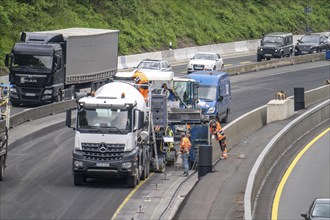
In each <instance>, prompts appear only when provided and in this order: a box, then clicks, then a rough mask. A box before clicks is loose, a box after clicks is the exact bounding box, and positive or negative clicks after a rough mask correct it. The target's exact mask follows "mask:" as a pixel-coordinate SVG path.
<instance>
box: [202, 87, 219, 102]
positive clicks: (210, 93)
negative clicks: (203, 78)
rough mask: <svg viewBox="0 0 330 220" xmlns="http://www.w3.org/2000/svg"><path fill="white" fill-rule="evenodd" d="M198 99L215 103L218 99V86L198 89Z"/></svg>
mask: <svg viewBox="0 0 330 220" xmlns="http://www.w3.org/2000/svg"><path fill="white" fill-rule="evenodd" d="M198 98H199V99H203V100H210V101H214V100H216V98H217V87H216V86H203V85H199V87H198Z"/></svg>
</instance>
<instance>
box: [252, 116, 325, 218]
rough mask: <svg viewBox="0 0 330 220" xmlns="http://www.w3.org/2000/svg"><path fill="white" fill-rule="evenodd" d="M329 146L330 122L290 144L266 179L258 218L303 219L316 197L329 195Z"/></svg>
mask: <svg viewBox="0 0 330 220" xmlns="http://www.w3.org/2000/svg"><path fill="white" fill-rule="evenodd" d="M329 146H330V124H329V121H328V122H326V123H324V124H323V125H321V126H319V127H317V128H316V129H314V130H313V131H311V132H309V133H308V134H306V135H305V136H304V137H303V138H302V139H300V140H299V141H297V142H296V143H295V144H294V145H293V146H291V148H290V150H289V151H288V152H286V154H285V155H284V156H283V157H282V158H281V160H280V161H279V163H278V165H276V166H275V167H274V169H273V170H272V172H271V173H270V175H269V178H268V179H267V181H266V182H265V185H264V188H263V189H262V190H261V192H260V197H259V199H258V203H257V206H256V213H255V218H256V219H270V218H271V219H274V220H276V219H302V217H301V216H300V214H301V213H306V212H307V210H308V208H309V205H310V204H311V203H312V201H313V200H314V198H316V197H327V198H330V176H329V175H330V147H329ZM275 195H276V196H275Z"/></svg>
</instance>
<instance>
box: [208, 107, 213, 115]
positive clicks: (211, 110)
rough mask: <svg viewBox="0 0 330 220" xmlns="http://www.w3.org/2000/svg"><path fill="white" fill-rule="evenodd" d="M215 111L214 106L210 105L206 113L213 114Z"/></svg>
mask: <svg viewBox="0 0 330 220" xmlns="http://www.w3.org/2000/svg"><path fill="white" fill-rule="evenodd" d="M214 112H215V108H214V107H211V108H209V110H207V114H213V113H214Z"/></svg>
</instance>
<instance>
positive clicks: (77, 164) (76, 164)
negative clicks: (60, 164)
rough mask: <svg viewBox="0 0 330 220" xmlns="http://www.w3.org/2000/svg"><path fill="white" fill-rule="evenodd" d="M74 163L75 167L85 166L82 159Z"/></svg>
mask: <svg viewBox="0 0 330 220" xmlns="http://www.w3.org/2000/svg"><path fill="white" fill-rule="evenodd" d="M73 165H74V166H75V167H83V166H84V162H82V161H80V160H75V161H74V162H73Z"/></svg>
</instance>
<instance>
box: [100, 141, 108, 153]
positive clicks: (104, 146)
mask: <svg viewBox="0 0 330 220" xmlns="http://www.w3.org/2000/svg"><path fill="white" fill-rule="evenodd" d="M99 151H100V152H102V153H104V152H106V151H107V146H106V145H105V143H101V144H100V146H99Z"/></svg>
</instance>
